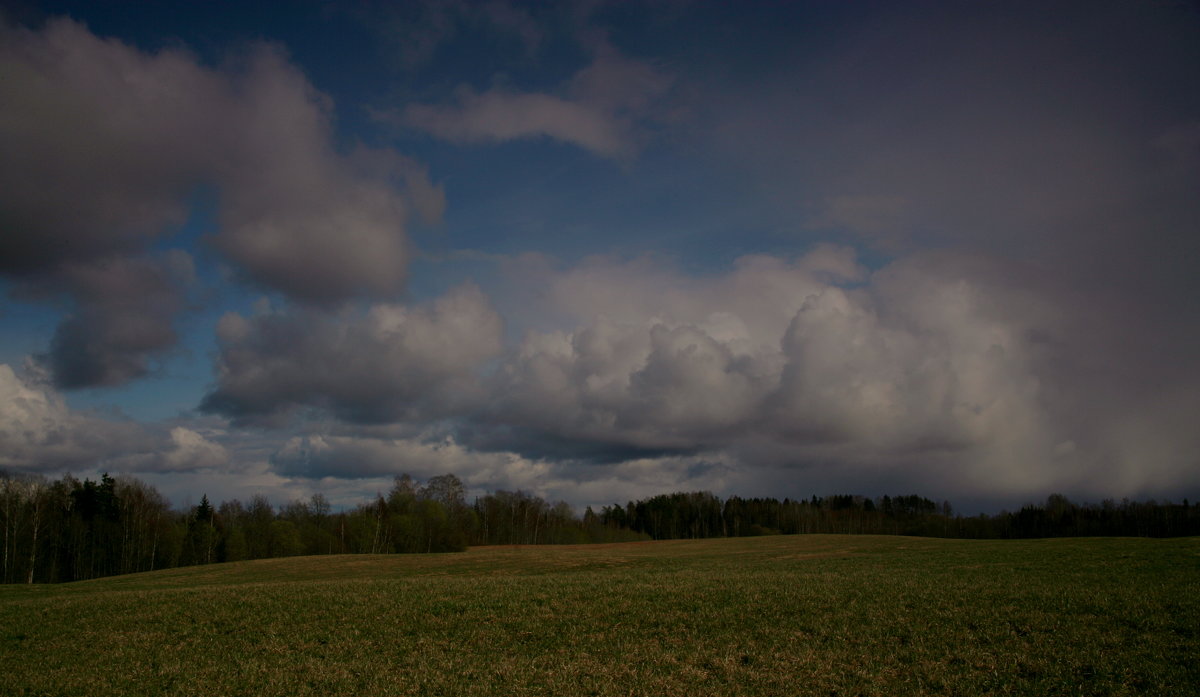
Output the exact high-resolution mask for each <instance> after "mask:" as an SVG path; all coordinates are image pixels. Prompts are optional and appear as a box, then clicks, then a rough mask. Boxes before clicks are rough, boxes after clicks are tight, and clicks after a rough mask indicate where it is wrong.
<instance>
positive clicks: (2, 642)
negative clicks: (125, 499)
mask: <svg viewBox="0 0 1200 697" xmlns="http://www.w3.org/2000/svg"><path fill="white" fill-rule="evenodd" d="M1198 632H1200V538H1182V539H1178V538H1177V539H1165V540H1159V539H1134V538H1091V539H1051V540H1021V541H973V540H937V539H926V538H908V537H875V536H838V535H803V536H772V537H759V538H738V539H710V540H697V541H665V542H643V543H630V544H615V545H588V546H572V547H546V546H542V547H481V548H473V549H470V550H469V551H467V552H465V553H460V554H432V555H388V556H369V555H355V556H333V557H296V558H288V559H270V560H260V561H252V562H239V563H233V564H218V565H211V566H201V567H190V568H182V569H172V570H168V571H159V572H151V573H143V574H134V575H129V576H118V577H111V578H104V579H99V580H95V581H87V582H80V583H72V584H63V585H53V586H32V587H31V586H0V694H3V695H90V696H92V697H96V696H100V695H208V696H211V695H288V696H291V695H329V694H342V695H504V694H510V695H630V694H633V695H735V694H736V695H905V694H954V695H983V694H990V695H1004V694H1021V695H1145V694H1197V693H1200V636H1198Z"/></svg>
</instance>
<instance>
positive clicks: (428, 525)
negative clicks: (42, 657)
mask: <svg viewBox="0 0 1200 697" xmlns="http://www.w3.org/2000/svg"><path fill="white" fill-rule="evenodd" d="M594 518H595V517H594V516H593V518H592V519H591V520H590V523H589V522H587V521H585V520H584V519H583V518H581V517H579V516H576V515H575V514H574V512H573V511H572V510H571V507H570V506H568V505H567V504H566V503H563V502H559V503H555V504H550V503H548V502H547V501H545V500H544V499H542V498H541V497H538V496H534V495H531V494H528V493H525V492H521V491H516V492H510V491H496V492H493V493H489V494H487V495H485V496H481V497H478V498H476V499H475V500H474V501H473V502H471V503H468V502H467V500H466V493H465V489H464V486H463V483H462V482H461V481H460V480H459V479H458V477H456V476H455V475H453V474H446V475H441V476H437V477H433V478H431V479H429V480H428V481H427V482H424V483H420V482H417V481H416V480H414V479H413V478H412V477H410V476H408V475H403V476H399V477H396V479H395V481H394V482H393V485H392V487H391V489H390V490H389V491H388V492H387V493H380V494H378V495H376V496H375V498H374V499H373V500H371V501H368V502H365V503H362V504H360V505H358V506H356V507H355V508H353V509H351V510H346V511H336V512H335V511H333V510H332V507H331V506H330V503H329V501H328V500H327V499H326V497H325V496H324V495H323V494H320V493H318V494H314V495H313V496H311V497H310V498H308V499H307V500H297V501H292V502H290V503H287V504H284V505H282V506H280V507H278V508H276V507H274V506H272V505H271V503H270V501H268V500H267V498H266V497H264V496H261V495H257V496H253V497H251V498H250V499H249V500H248V501H244V502H243V501H241V500H238V499H233V500H230V501H224V502H221V503H219V504H214V503H212V502H210V501H209V499H208V496H207V495H205V496H202V497H201V499H200V502H199V503H198V504H196V505H195V506H189V507H187V508H186V509H185V510H175V509H173V508H172V507H171V505H170V502H169V501H168V500H167V499H166V497H165V496H163V495H162V494H161V493H159V492H158V491H157V490H156V489H155V488H154V487H152V486H150V485H148V484H146V483H144V482H142V481H140V480H138V479H135V478H133V477H127V476H119V477H111V476H109V475H108V474H104V475H103V476H101V478H100V481H98V482H94V481H91V480H90V479H84V480H82V481H80V480H79V479H77V478H75V477H73V476H71V475H66V476H63V477H62V478H60V479H57V480H48V479H46V478H44V477H41V476H37V475H9V474H5V473H3V472H0V535H2V536H3V540H2V542H3V546H2V548H0V583H56V582H65V581H80V580H85V579H91V578H99V577H102V576H112V575H116V574H127V573H134V572H139V571H153V570H155V569H167V568H173V567H178V566H191V565H195V564H212V563H218V562H227V561H244V560H248V559H266V558H272V557H287V556H298V555H313V554H395V553H405V552H457V551H462V550H464V549H466V548H467V546H468V545H489V544H585V543H591V542H620V541H633V540H645V539H649V537H648V536H646V535H644V534H641V533H637V532H633V531H631V530H628V529H614V528H610V527H605V526H603V525H601V524H599V522H598V521H597V520H595V519H594Z"/></svg>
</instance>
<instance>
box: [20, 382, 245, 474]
mask: <svg viewBox="0 0 1200 697" xmlns="http://www.w3.org/2000/svg"><path fill="white" fill-rule="evenodd" d="M35 375H36V371H34V372H33V373H29V374H27V375H24V376H22V375H18V374H17V373H16V372H15V371H14V370H13V369H12V367H11V366H9V365H6V364H0V467H3V468H14V469H18V470H24V471H37V472H47V473H55V472H63V471H78V470H88V471H99V470H108V471H112V472H164V471H171V472H181V471H197V470H208V469H220V468H224V467H226V466H228V464H229V462H230V454H229V452H228V451H227V450H226V449H225V448H224V447H223V446H222V445H220V444H218V443H216V442H214V441H212V440H210V439H209V438H207V437H206V436H205V435H203V434H202V433H200V432H199V431H197V430H193V429H190V428H186V427H183V426H176V427H173V428H171V429H170V430H169V431H168V430H166V429H165V428H163V427H160V426H146V425H143V424H139V423H136V422H133V421H130V420H127V419H121V418H116V417H113V416H111V415H103V414H100V413H97V412H87V411H79V410H75V409H71V408H70V407H69V406H68V405H67V404H66V402H65V400H63V398H62V396H61V395H60V394H59V393H58V392H56V391H55V390H54V389H53V388H52V387H50V386H49V385H46V384H44V383H41V382H39V381H38V380H37V379H36V378H35V377H34V376H35Z"/></svg>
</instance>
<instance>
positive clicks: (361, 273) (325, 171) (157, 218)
mask: <svg viewBox="0 0 1200 697" xmlns="http://www.w3.org/2000/svg"><path fill="white" fill-rule="evenodd" d="M0 76H2V77H3V79H0V100H3V102H4V103H5V105H6V106H5V117H4V118H3V119H2V120H0V148H3V150H4V152H5V156H4V158H2V159H0V228H2V229H3V234H2V235H0V272H2V273H6V274H10V275H11V276H12V277H13V278H14V279H16V280H17V282H18V283H22V284H23V283H30V284H32V285H33V286H35V287H37V288H38V289H39V292H41V293H43V294H46V295H52V293H49V292H47V290H46V289H47V287H48V286H55V285H56V284H57V289H58V291H59V292H62V293H66V294H67V295H69V296H72V297H73V298H74V299H75V302H76V304H77V309H76V311H75V313H74V314H73V315H72V317H71V318H70V319H68V320H67V321H65V322H64V324H63V325H62V326H61V327H60V328H59V332H58V335H57V336H58V339H56V344H55V346H54V347H52V348H51V352H50V353H51V355H52V359H53V360H52V362H51V365H52V366H53V368H54V369H55V374H56V380H57V382H58V383H59V384H60V385H62V386H68V387H82V386H94V385H113V384H119V383H122V382H126V381H128V380H130V379H133V378H136V377H138V376H139V375H141V374H143V373H144V372H145V370H144V363H145V362H146V360H148V359H149V358H151V357H153V356H155V355H161V354H162V352H163V351H166V350H168V349H169V348H170V347H171V346H173V345H174V343H175V336H174V330H173V328H172V321H173V319H174V317H175V315H176V314H177V311H178V309H179V306H180V303H179V302H178V300H174V301H172V300H171V298H170V296H171V292H169V291H167V290H166V289H165V286H167V285H170V283H169V282H167V281H162V280H160V281H158V282H152V281H151V280H150V279H149V277H150V276H153V275H155V273H158V275H159V276H161V275H162V274H161V273H160V272H153V271H150V270H149V267H150V266H151V265H153V263H154V262H152V261H151V260H149V259H148V258H142V255H143V254H145V250H146V249H147V247H148V246H149V245H150V244H151V243H152V242H154V241H155V240H157V239H159V238H163V237H169V236H170V235H171V234H173V233H175V232H176V231H178V230H179V229H180V227H181V226H182V225H183V224H184V223H185V222H186V221H187V219H188V217H189V215H190V214H191V206H192V205H193V204H192V200H193V196H194V195H195V194H196V193H197V192H198V191H200V190H202V188H204V187H209V188H211V189H212V190H215V192H216V196H217V210H216V215H217V219H218V222H219V229H218V230H217V232H216V233H215V235H213V236H212V237H211V242H212V245H213V247H214V248H216V249H217V250H219V251H220V252H221V253H222V254H223V255H224V256H225V258H226V259H228V260H229V261H230V262H232V263H233V265H234V268H235V269H236V270H237V271H238V272H239V273H241V274H242V275H243V277H244V278H246V279H247V280H249V281H251V282H253V283H257V284H261V285H262V286H265V287H268V288H272V289H277V290H280V291H282V292H284V293H286V294H288V295H289V296H291V297H293V298H295V299H298V300H301V301H305V302H315V303H335V302H339V301H342V300H345V299H347V298H351V297H359V296H370V297H391V296H395V295H397V294H398V293H400V292H401V291H402V290H403V285H404V281H405V276H406V272H407V263H408V261H409V257H410V251H409V248H408V242H407V239H406V237H405V234H404V222H405V219H406V217H407V216H408V214H409V211H416V212H418V213H419V214H421V215H422V216H424V217H426V218H429V219H436V218H438V217H439V216H440V215H441V210H442V207H443V205H444V203H443V201H444V199H443V195H442V192H441V190H440V189H439V188H437V187H435V186H433V185H432V184H430V183H429V181H428V178H427V176H426V174H425V172H424V170H423V169H422V168H421V167H420V166H419V165H417V164H416V163H414V162H412V161H411V160H408V159H407V158H405V157H403V156H401V155H399V154H397V153H395V152H393V151H391V150H371V149H367V148H364V147H359V148H358V149H356V150H354V151H352V152H350V153H348V154H345V153H342V152H339V151H338V150H337V149H336V148H335V147H334V143H333V132H332V125H331V119H332V107H331V105H330V103H329V100H328V98H326V97H325V96H324V95H322V94H321V93H320V92H318V91H317V90H316V89H315V88H313V87H312V85H311V84H309V83H308V81H307V80H306V78H305V77H304V76H303V75H302V74H301V73H300V71H299V70H298V69H296V68H295V67H294V66H292V65H291V64H290V63H289V62H288V61H287V59H286V57H285V56H284V55H283V54H282V52H281V51H280V50H279V49H277V48H275V47H272V46H269V45H255V46H250V47H248V48H247V49H246V51H245V52H244V53H243V54H242V55H240V56H238V57H236V58H234V59H231V60H230V61H229V62H228V63H227V64H225V65H224V66H222V67H221V68H217V69H214V68H209V67H206V66H203V65H201V64H200V62H199V61H198V59H197V58H196V57H195V56H193V55H191V54H189V53H187V52H186V51H183V50H178V49H162V50H160V51H157V52H155V53H147V52H144V51H141V50H139V49H137V48H134V47H131V46H128V45H125V44H123V43H121V42H120V41H116V40H110V39H103V38H101V37H97V36H95V35H94V34H92V33H91V32H89V31H88V29H87V28H86V27H84V26H82V25H80V24H77V23H75V22H73V21H70V20H66V19H56V20H51V21H50V22H48V23H47V24H46V25H45V27H44V28H43V29H41V30H38V31H33V30H28V29H23V28H14V27H9V26H0ZM120 267H126V268H128V269H136V270H137V273H136V274H135V275H137V276H139V277H140V278H142V279H143V280H144V281H145V282H146V283H150V284H151V285H154V284H157V286H159V287H158V288H157V289H156V290H155V291H154V292H153V293H151V295H152V296H154V297H156V298H158V301H143V302H134V303H128V302H126V301H127V300H128V294H127V293H126V290H127V288H126V287H125V286H122V285H121V284H119V283H109V282H101V281H97V280H95V279H97V278H99V277H102V276H109V277H111V275H112V272H113V270H114V269H117V268H120ZM81 279H82V280H81ZM88 279H91V280H88ZM175 296H176V297H178V296H179V293H178V292H175ZM147 310H149V311H148V312H147ZM81 343H85V344H90V346H91V348H90V349H88V350H89V351H91V353H90V354H89V353H80V352H79V351H81V349H77V348H73V347H77V346H79V345H81ZM122 352H126V353H127V354H128V355H127V356H125V357H123V356H121V355H118V354H121V353H122ZM122 363H124V364H123V365H122Z"/></svg>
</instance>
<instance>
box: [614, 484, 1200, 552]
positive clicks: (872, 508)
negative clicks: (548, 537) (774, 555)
mask: <svg viewBox="0 0 1200 697" xmlns="http://www.w3.org/2000/svg"><path fill="white" fill-rule="evenodd" d="M599 519H600V521H601V522H602V524H604V525H607V526H611V527H615V528H621V529H628V530H632V531H634V532H640V533H644V534H646V535H649V536H650V537H651V538H652V539H655V540H670V539H685V538H705V537H744V536H753V535H775V534H789V535H791V534H806V533H842V534H852V535H853V534H860V535H862V534H865V535H918V536H924V537H952V538H976V539H980V538H992V539H1004V538H1035V537H1089V536H1105V537H1180V536H1191V535H1200V509H1198V508H1197V507H1196V506H1193V505H1190V504H1189V503H1188V501H1187V499H1184V500H1183V502H1182V503H1179V504H1175V503H1171V502H1156V501H1145V502H1142V501H1130V500H1128V499H1125V500H1122V501H1120V502H1117V501H1113V500H1111V499H1108V500H1105V501H1102V502H1101V503H1099V504H1092V503H1082V504H1080V503H1075V502H1072V501H1070V500H1069V499H1067V497H1065V496H1063V495H1061V494H1052V495H1050V496H1049V497H1048V498H1047V499H1046V501H1045V502H1044V503H1038V504H1028V505H1026V506H1023V507H1022V508H1021V509H1020V510H1018V511H1016V512H1015V513H1014V512H1009V511H1002V512H1000V513H997V514H994V515H987V514H980V515H978V516H970V517H968V516H961V515H956V514H955V513H954V509H953V507H952V506H951V505H950V503H949V502H948V501H943V502H941V503H938V502H936V501H933V500H930V499H927V498H924V497H921V496H917V495H907V496H881V497H878V498H868V497H865V496H855V495H849V494H845V495H835V496H825V497H819V496H813V497H812V498H810V499H795V500H793V499H788V498H785V499H783V500H782V501H780V500H778V499H774V498H749V499H747V498H742V497H739V496H731V497H729V498H727V499H725V500H724V501H722V500H721V499H720V498H718V497H717V496H714V495H713V494H711V493H708V492H690V493H683V492H679V493H674V494H661V495H658V496H652V497H650V498H647V499H642V500H639V501H630V502H629V503H627V504H626V505H625V506H620V505H618V504H613V505H611V506H605V507H603V508H602V509H601V511H600V514H599Z"/></svg>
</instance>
